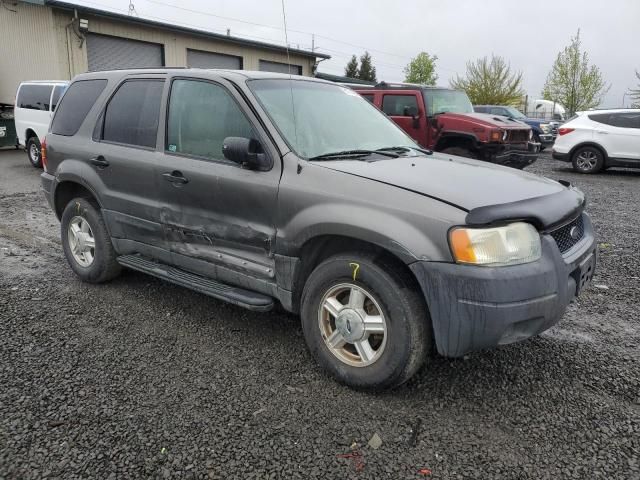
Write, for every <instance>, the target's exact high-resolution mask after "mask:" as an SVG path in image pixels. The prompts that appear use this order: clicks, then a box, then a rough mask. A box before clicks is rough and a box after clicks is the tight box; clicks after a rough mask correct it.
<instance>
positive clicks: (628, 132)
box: [590, 111, 640, 160]
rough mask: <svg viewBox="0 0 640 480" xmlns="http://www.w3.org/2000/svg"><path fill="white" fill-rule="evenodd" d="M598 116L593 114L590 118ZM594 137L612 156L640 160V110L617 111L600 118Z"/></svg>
mask: <svg viewBox="0 0 640 480" xmlns="http://www.w3.org/2000/svg"><path fill="white" fill-rule="evenodd" d="M593 117H598V115H591V116H590V118H591V119H592V120H593ZM600 121H601V122H605V123H606V125H603V126H598V127H597V128H596V132H595V135H594V138H597V139H598V141H599V142H601V143H602V145H603V146H604V147H605V148H606V149H607V152H608V154H609V156H610V157H614V158H625V159H639V160H640V112H632V111H630V112H617V113H610V114H606V116H603V117H602V118H600Z"/></svg>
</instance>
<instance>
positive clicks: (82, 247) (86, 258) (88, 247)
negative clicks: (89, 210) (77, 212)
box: [68, 216, 96, 267]
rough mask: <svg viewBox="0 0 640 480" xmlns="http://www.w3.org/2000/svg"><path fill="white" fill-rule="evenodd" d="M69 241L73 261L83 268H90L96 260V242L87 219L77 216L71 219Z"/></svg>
mask: <svg viewBox="0 0 640 480" xmlns="http://www.w3.org/2000/svg"><path fill="white" fill-rule="evenodd" d="M68 240H69V249H70V250H71V255H72V256H73V259H74V260H75V261H76V262H78V265H80V266H82V267H90V266H91V264H92V263H93V260H94V258H95V248H96V240H95V238H94V236H93V231H92V230H91V226H90V225H89V222H87V220H86V218H84V217H80V216H75V217H73V218H72V219H71V221H70V222H69V229H68Z"/></svg>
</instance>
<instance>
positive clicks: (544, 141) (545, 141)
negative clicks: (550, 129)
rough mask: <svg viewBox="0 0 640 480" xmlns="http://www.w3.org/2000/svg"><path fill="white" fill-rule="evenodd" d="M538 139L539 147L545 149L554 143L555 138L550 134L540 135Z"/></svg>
mask: <svg viewBox="0 0 640 480" xmlns="http://www.w3.org/2000/svg"><path fill="white" fill-rule="evenodd" d="M538 138H539V139H540V145H541V146H543V147H545V148H547V147H550V146H551V145H553V144H554V142H555V141H556V137H554V136H553V134H551V133H541V134H540V135H538Z"/></svg>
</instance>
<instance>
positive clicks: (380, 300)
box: [301, 254, 432, 389]
mask: <svg viewBox="0 0 640 480" xmlns="http://www.w3.org/2000/svg"><path fill="white" fill-rule="evenodd" d="M301 317H302V329H303V332H304V336H305V340H306V342H307V345H308V346H309V350H310V351H311V353H312V355H313V356H314V357H315V359H316V360H317V361H318V363H319V364H320V366H321V367H322V368H324V369H325V370H326V371H327V372H329V373H330V374H331V375H332V376H333V377H335V378H336V379H337V380H338V381H340V382H342V383H345V384H347V385H350V386H352V387H356V388H366V389H383V388H389V387H394V386H397V385H400V384H402V383H404V382H405V381H407V380H408V379H409V378H410V377H411V376H412V375H413V374H414V373H415V372H416V371H417V370H418V369H419V368H420V366H421V365H422V364H423V362H424V360H425V359H426V358H427V357H428V354H429V351H430V350H431V345H432V340H431V338H432V334H431V325H430V321H429V314H428V311H427V308H426V305H425V302H424V299H423V297H422V295H421V294H420V293H419V291H418V288H417V286H416V285H415V281H414V280H413V278H412V277H410V275H409V274H408V273H406V272H404V271H402V270H401V269H399V268H398V267H397V266H396V265H395V264H393V263H390V262H386V261H384V260H380V259H375V258H374V256H373V255H372V254H371V255H363V254H353V255H348V254H340V255H337V256H334V257H331V258H329V259H327V260H325V261H324V262H322V263H321V264H320V265H319V266H318V267H316V269H315V270H314V271H313V272H312V273H311V275H310V276H309V279H308V280H307V283H306V285H305V288H304V291H303V294H302V308H301Z"/></svg>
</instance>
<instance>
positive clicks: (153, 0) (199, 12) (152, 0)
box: [79, 0, 459, 73]
mask: <svg viewBox="0 0 640 480" xmlns="http://www.w3.org/2000/svg"><path fill="white" fill-rule="evenodd" d="M79 1H80V2H82V3H87V4H91V5H96V6H99V7H101V8H105V9H110V10H113V11H119V12H123V13H127V14H130V11H129V10H122V9H119V8H115V7H112V6H110V5H104V4H101V3H96V2H92V1H89V0H79ZM130 1H131V0H130ZM146 1H148V2H149V3H154V4H157V5H163V6H166V7H170V8H175V9H177V10H182V11H185V12H188V13H192V14H197V15H205V16H208V17H214V18H219V19H223V20H228V21H233V22H238V23H243V24H246V25H252V26H257V27H263V28H269V29H273V30H277V31H284V29H283V28H282V27H276V26H273V25H267V24H264V23H259V22H252V21H249V20H242V19H239V18H235V17H227V16H223V15H216V14H214V13H209V12H205V11H202V10H196V9H192V8H187V7H182V6H180V5H173V4H170V3H166V2H162V1H160V0H146ZM134 8H135V7H134ZM136 14H137V12H136ZM144 16H145V17H147V18H150V19H154V20H159V21H162V22H164V23H166V22H167V20H166V19H165V18H162V17H158V16H154V15H149V14H144ZM172 23H174V24H176V25H180V26H184V27H189V28H193V29H196V30H200V31H202V32H213V33H216V32H221V33H227V31H226V30H225V29H218V28H207V29H205V28H203V27H201V26H196V25H193V24H191V23H187V22H176V21H174V20H172ZM287 30H288V31H289V32H295V33H300V34H305V35H311V36H312V45H311V46H309V45H302V48H304V49H307V50H310V49H314V50H313V51H320V50H324V51H326V52H330V53H331V52H332V53H334V54H338V55H336V56H340V55H343V56H344V57H343V58H351V55H352V54H350V53H347V52H343V51H340V50H335V49H332V48H327V47H319V46H317V45H315V42H314V41H313V37H314V36H315V37H316V38H323V39H325V40H328V41H330V42H336V43H341V44H344V45H348V46H352V47H355V48H359V49H362V50H364V51H369V52H374V53H378V54H381V55H388V56H391V57H396V58H400V59H403V60H404V61H407V62H409V61H410V60H411V57H408V56H405V55H399V54H395V53H389V52H384V51H381V50H377V49H373V48H369V47H366V46H362V45H357V44H354V43H350V42H346V41H344V40H339V39H337V38H333V37H329V36H326V35H321V34H314V33H311V32H306V31H304V30H294V29H291V28H288V27H287ZM240 36H242V37H245V38H250V39H256V40H262V41H267V42H271V43H276V44H282V40H280V39H273V38H268V37H260V36H256V35H249V34H245V33H241V34H240ZM287 44H288V42H287V41H286V42H285V45H284V46H288V45H287ZM298 48H300V47H298ZM375 63H376V65H381V66H387V67H392V68H400V69H403V68H404V67H405V65H398V64H394V63H388V62H384V61H380V60H376V62H375ZM436 68H438V69H441V70H445V71H449V72H453V73H459V72H458V71H457V70H454V69H451V68H447V67H443V66H442V65H437V67H436Z"/></svg>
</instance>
